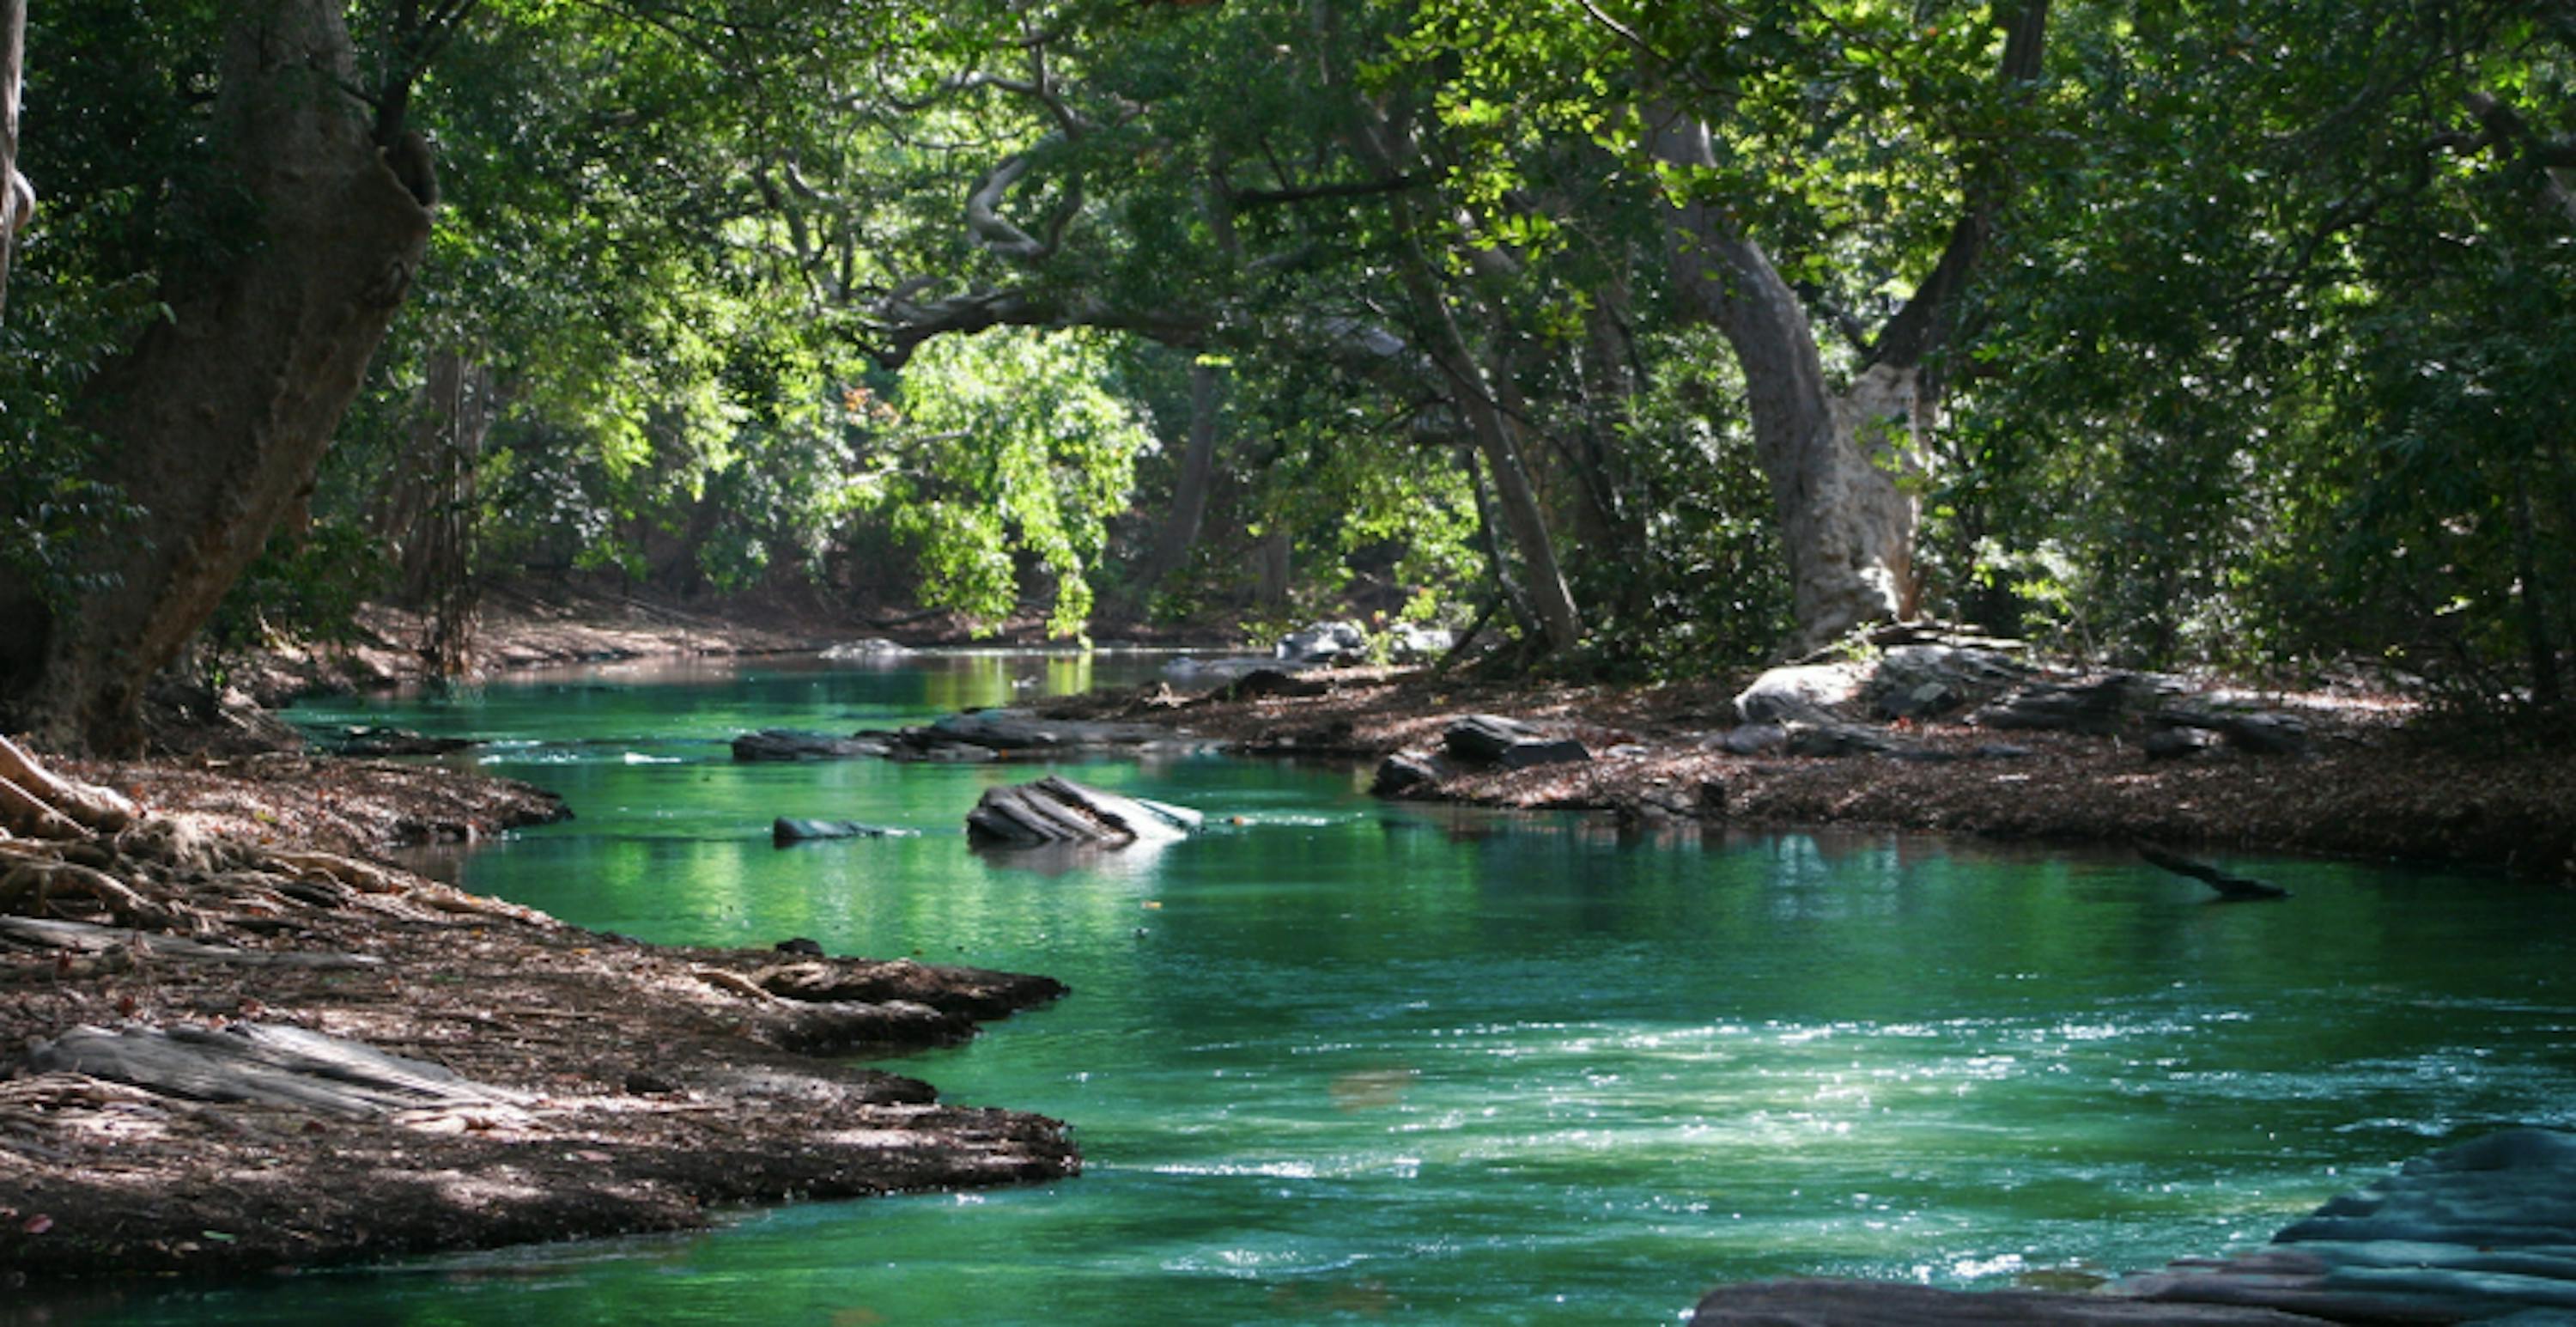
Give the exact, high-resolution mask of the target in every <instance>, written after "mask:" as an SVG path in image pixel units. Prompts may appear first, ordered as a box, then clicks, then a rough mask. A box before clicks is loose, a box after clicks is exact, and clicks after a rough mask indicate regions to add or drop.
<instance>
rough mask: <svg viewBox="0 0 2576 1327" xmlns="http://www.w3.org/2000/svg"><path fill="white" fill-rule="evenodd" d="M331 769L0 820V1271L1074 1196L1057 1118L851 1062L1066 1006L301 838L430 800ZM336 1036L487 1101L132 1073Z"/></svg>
mask: <svg viewBox="0 0 2576 1327" xmlns="http://www.w3.org/2000/svg"><path fill="white" fill-rule="evenodd" d="M336 764H337V762H326V763H324V764H321V765H316V766H314V767H313V768H312V770H309V771H305V772H304V773H303V774H300V775H298V774H292V773H288V772H285V771H282V770H270V771H268V773H270V774H271V775H274V776H275V777H269V778H265V779H261V778H231V777H227V776H226V774H225V773H224V772H222V771H219V770H208V769H193V770H188V771H168V770H162V771H155V770H152V769H150V768H148V767H137V766H114V767H92V766H84V767H82V768H83V771H84V772H86V773H92V774H106V775H122V776H124V777H126V778H127V779H129V780H130V781H131V784H130V786H133V787H136V788H138V789H140V790H142V791H143V792H144V794H145V797H146V801H145V803H144V805H143V806H141V807H135V806H131V805H127V804H125V803H124V802H123V800H122V798H121V797H120V796H119V795H117V794H115V793H113V792H112V791H111V790H105V789H96V788H91V789H82V788H79V787H77V786H74V785H62V787H63V788H64V789H66V790H67V791H65V792H63V793H61V794H60V795H49V794H47V793H46V792H44V791H41V790H40V791H39V792H38V794H37V796H36V798H35V799H33V800H37V801H42V802H46V803H48V804H49V807H50V817H51V818H48V814H47V813H39V812H35V811H30V810H28V809H27V807H26V806H25V805H24V804H23V803H24V801H25V800H28V799H20V804H18V805H17V807H16V809H15V810H14V811H12V812H10V813H9V814H7V815H5V816H0V824H5V825H6V829H5V830H0V1269H6V1270H5V1274H6V1275H10V1276H14V1277H47V1278H50V1277H68V1276H89V1275H105V1274H131V1273H134V1272H149V1271H238V1270H253V1269H268V1268H279V1267H296V1266H313V1265H320V1264H326V1263H335V1262H347V1261H353V1260H359V1259H368V1258H377V1257H383V1256H387V1255H392V1254H400V1253H412V1252H421V1251H429V1250H446V1249H464V1248H475V1247H484V1246H491V1245H498V1244H507V1243H518V1242H524V1241H530V1240H540V1239H559V1238H565V1237H569V1236H587V1235H606V1234H615V1233H624V1232H634V1231H651V1230H671V1229H683V1228H689V1227H694V1226H699V1225H703V1224H705V1223H706V1222H707V1221H708V1220H709V1219H710V1217H711V1215H712V1214H714V1213H716V1212H718V1211H721V1210H722V1209H723V1208H725V1207H728V1206H733V1205H740V1204H747V1203H768V1202H780V1201H786V1200H790V1199H806V1198H831V1197H844V1196H857V1195H866V1194H876V1193H886V1192H893V1191H903V1190H918V1189H934V1188H953V1187H970V1186H987V1185H994V1184H1017V1183H1032V1182H1041V1181H1045V1180H1050V1179H1054V1178H1057V1177H1060V1176H1064V1175H1069V1174H1072V1173H1075V1172H1076V1171H1077V1170H1078V1169H1079V1165H1080V1162H1079V1159H1078V1157H1077V1155H1076V1153H1075V1151H1074V1148H1073V1146H1072V1144H1071V1143H1070V1141H1069V1140H1068V1139H1067V1137H1066V1136H1065V1130H1064V1127H1063V1126H1062V1125H1061V1124H1060V1123H1058V1122H1057V1121H1054V1120H1050V1119H1046V1118H1044V1117H1040V1116H1035V1115H1028V1114H1022V1113H1016V1112H1011V1111H1006V1110H992V1109H977V1108H969V1107H955V1106H948V1105H944V1104H940V1103H939V1102H938V1101H937V1098H936V1093H935V1092H934V1091H933V1089H932V1088H930V1087H929V1085H927V1084H924V1083H921V1082H919V1081H917V1080H914V1079H910V1078H906V1077H903V1076H901V1075H898V1074H893V1073H888V1072H885V1071H882V1070H878V1069H869V1068H862V1067H859V1066H857V1065H855V1064H853V1063H851V1061H850V1059H849V1058H848V1057H850V1056H852V1055H854V1054H859V1053H871V1054H882V1053H886V1052H892V1051H900V1050H903V1049H907V1048H912V1047H919V1046H927V1045H936V1044H945V1043H949V1042H953V1041H956V1040H959V1039H961V1038H964V1037H967V1036H971V1035H973V1033H974V1031H975V1029H976V1028H977V1026H978V1025H979V1024H980V1023H982V1022H985V1021H988V1020H991V1019H995V1018H1000V1017H1004V1016H1007V1015H1009V1014H1011V1013H1013V1012H1015V1011H1018V1010H1023V1009H1027V1008H1031V1007H1034V1006H1037V1005H1041V1004H1044V1003H1046V1002H1048V1001H1050V1000H1053V999H1055V998H1057V997H1058V996H1060V995H1061V994H1062V993H1063V988H1062V987H1061V986H1059V985H1058V984H1057V983H1055V982H1053V981H1052V980H1049V979H1047V978H1044V977H1036V976H1026V975H1017V974H1007V973H996V972H986V971H979V970H974V969H963V968H944V967H932V966H926V965H922V964H917V963H912V962H907V961H896V962H877V961H870V960H862V959H837V958H836V959H827V958H822V957H819V956H806V955H796V954H786V953H779V952H770V951H721V950H702V949H685V948H664V947H657V946H647V945H643V944H640V943H637V942H634V941H632V940H628V939H625V938H622V937H617V936H612V935H606V934H601V933H597V932H591V931H585V930H582V929H580V928H577V927H572V926H567V925H565V924H563V923H561V922H559V921H556V920H555V919H553V918H550V917H547V916H544V915H543V914H540V913H536V912H533V911H531V910H528V909H524V908H519V907H516V906H513V905H510V904H506V903H502V902H499V901H497V900H493V899H488V898H482V897H478V896H474V895H469V894H465V893H463V892H461V891H458V890H455V889H452V888H449V887H447V886H444V885H440V884H436V883H434V882H432V881H429V880H426V879H422V878H420V877H418V876H414V875H410V874H407V873H404V872H401V871H397V870H392V869H389V868H386V867H383V866H380V865H376V864H372V863H369V862H365V861H362V860H358V859H356V858H353V857H349V856H344V855H340V854H336V853H330V852H324V851H319V850H316V849H314V848H312V847H310V846H308V845H307V844H306V843H305V842H303V841H301V840H297V839H292V838H291V837H290V833H289V831H293V832H296V833H300V832H301V831H302V829H303V828H304V827H305V826H306V825H307V824H308V823H309V818H310V814H319V813H310V812H309V805H306V804H311V803H314V802H316V801H318V800H320V793H321V791H323V790H336V791H337V792H339V793H340V794H341V796H340V800H341V801H342V802H344V803H345V802H350V801H359V800H363V799H364V798H366V797H375V796H381V797H383V798H385V800H386V802H387V804H392V803H396V802H401V801H403V800H404V799H405V798H406V797H407V796H409V795H410V794H411V793H415V792H418V791H419V789H418V788H416V787H411V786H409V785H399V784H398V785H396V786H395V787H393V788H391V789H375V790H372V791H370V790H366V789H363V788H358V789H353V788H351V786H350V783H349V780H348V779H347V778H346V777H345V775H346V771H345V770H338V769H334V768H333V766H334V765H336ZM0 773H5V772H0ZM316 780H318V781H319V782H318V784H317V783H316ZM359 782H361V783H363V780H360V781H359ZM28 783H29V779H28V778H27V777H18V778H17V779H16V780H15V786H19V787H21V788H22V789H23V788H24V787H25V786H26V785H28ZM191 803H193V804H198V805H206V806H209V807H212V808H214V809H215V810H216V811H217V812H218V814H217V815H215V816H213V817H211V818H206V819H200V818H198V817H195V816H192V815H190V814H188V813H186V812H185V811H184V810H181V809H180V808H181V807H182V806H184V805H187V804H191ZM344 812H345V807H344V808H342V809H341V811H339V812H333V814H341V813H344ZM471 823H477V824H489V823H491V822H471ZM347 824H348V832H349V833H351V834H353V835H356V836H358V837H361V838H366V837H370V836H378V835H379V834H380V831H381V830H382V829H383V828H384V825H385V822H384V821H383V820H382V819H381V817H379V816H377V815H374V814H362V815H353V816H349V817H348V819H347ZM244 826H248V827H250V828H248V829H245V828H244ZM263 834H265V835H267V837H266V838H263V837H262V835H263ZM290 843H292V845H293V846H290ZM31 918H41V919H44V920H43V921H40V922H38V923H36V924H33V925H30V924H28V923H27V921H26V920H25V919H31ZM61 922H69V923H72V925H70V926H68V927H66V926H63V925H60V924H59V923H61ZM82 924H88V925H91V926H94V927H96V928H97V929H93V930H83V929H80V927H81V925H82ZM84 1028H86V1029H93V1031H88V1032H84V1031H81V1029H84ZM280 1030H283V1031H280ZM317 1034H318V1037H320V1038H328V1039H331V1040H330V1041H329V1043H328V1044H329V1045H332V1046H341V1045H354V1046H356V1047H358V1048H359V1049H360V1050H361V1051H363V1052H364V1053H366V1054H371V1055H372V1054H375V1053H382V1054H385V1055H390V1056H395V1057H401V1063H403V1064H404V1065H406V1066H407V1067H406V1068H405V1069H404V1070H403V1071H402V1073H400V1074H397V1075H396V1077H397V1078H398V1079H402V1080H403V1081H404V1082H406V1083H410V1082H412V1081H413V1080H419V1079H435V1080H439V1081H442V1082H443V1081H444V1080H445V1079H446V1078H447V1077H450V1076H452V1077H453V1078H454V1079H455V1080H456V1081H458V1082H461V1083H463V1084H465V1085H466V1086H465V1088H463V1089H459V1090H457V1091H455V1092H449V1093H445V1094H443V1095H441V1094H436V1093H433V1094H430V1095H427V1096H404V1095H402V1094H401V1093H400V1092H397V1093H396V1094H395V1095H394V1096H393V1097H392V1098H390V1099H387V1100H383V1101H374V1100H372V1099H371V1100H362V1101H360V1102H359V1103H358V1104H357V1105H356V1106H354V1107H350V1108H348V1109H340V1108H337V1106H335V1105H333V1104H329V1103H335V1102H336V1103H338V1105H346V1104H347V1103H345V1102H341V1101H339V1098H338V1097H334V1096H332V1095H331V1094H333V1093H342V1094H345V1093H346V1092H347V1091H348V1090H349V1083H350V1082H351V1081H352V1077H351V1075H350V1073H349V1072H347V1071H346V1070H345V1069H328V1068H326V1069H324V1070H323V1071H320V1072H300V1073H299V1072H297V1071H295V1068H294V1064H293V1063H290V1065H289V1070H288V1072H287V1077H286V1080H284V1081H285V1082H286V1086H284V1087H281V1086H280V1085H279V1084H280V1082H281V1080H280V1079H279V1077H278V1074H277V1073H276V1072H273V1066H267V1065H258V1066H253V1069H252V1070H251V1071H245V1072H242V1073H235V1072H233V1071H232V1070H229V1069H225V1070H221V1071H216V1070H207V1069H204V1068H203V1067H202V1066H196V1065H194V1064H193V1062H191V1064H190V1065H183V1066H182V1067H181V1069H180V1070H178V1071H173V1072H160V1073H159V1074H158V1076H156V1073H155V1072H154V1071H153V1070H151V1068H150V1067H149V1065H148V1064H147V1065H146V1066H145V1067H144V1068H142V1069H137V1068H135V1067H134V1066H132V1065H129V1064H125V1063H122V1062H121V1061H120V1060H119V1057H118V1055H117V1053H116V1052H117V1051H118V1049H119V1048H121V1047H126V1046H129V1045H139V1046H143V1047H145V1048H146V1049H152V1048H160V1049H164V1050H166V1049H171V1048H177V1049H180V1050H186V1049H188V1048H189V1047H191V1046H195V1047H199V1048H203V1047H208V1046H211V1047H213V1048H215V1049H217V1050H220V1051H226V1052H228V1053H229V1052H233V1051H238V1050H239V1049H240V1048H241V1047H242V1046H243V1045H245V1044H249V1043H254V1042H260V1041H261V1040H262V1039H263V1038H265V1039H267V1040H269V1041H277V1040H279V1039H281V1038H283V1039H287V1040H286V1044H288V1045H290V1046H307V1045H321V1044H325V1043H323V1042H321V1041H319V1040H316V1039H315V1038H316V1036H317ZM297 1038H301V1039H303V1040H294V1039H297ZM307 1058H308V1059H309V1057H307ZM289 1060H290V1061H294V1060H295V1057H293V1056H290V1057H289ZM227 1063H230V1062H229V1061H228V1062H227ZM245 1083H248V1084H250V1085H251V1086H250V1087H247V1088H245V1087H244V1086H243V1084H245ZM405 1090H406V1091H407V1090H409V1089H408V1088H406V1089H405ZM280 1092H283V1093H285V1096H284V1097H282V1098H281V1097H280V1096H279V1095H277V1094H278V1093H280ZM316 1093H320V1094H321V1095H320V1096H317V1095H316ZM227 1098H238V1099H227ZM317 1100H320V1101H324V1102H325V1103H326V1104H325V1105H322V1106H318V1107H317V1106H314V1105H312V1104H310V1103H312V1102H314V1101H317ZM290 1103H293V1104H290Z"/></svg>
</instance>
